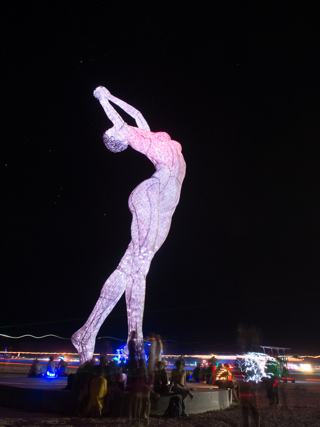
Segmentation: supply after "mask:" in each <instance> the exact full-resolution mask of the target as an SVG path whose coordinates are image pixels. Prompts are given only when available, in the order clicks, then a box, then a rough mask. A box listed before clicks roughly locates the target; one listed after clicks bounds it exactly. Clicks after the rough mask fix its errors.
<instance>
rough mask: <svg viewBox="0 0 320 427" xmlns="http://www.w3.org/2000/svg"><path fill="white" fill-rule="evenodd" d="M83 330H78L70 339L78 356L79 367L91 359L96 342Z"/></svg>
mask: <svg viewBox="0 0 320 427" xmlns="http://www.w3.org/2000/svg"><path fill="white" fill-rule="evenodd" d="M83 329H84V328H81V329H79V330H78V331H77V332H75V333H74V334H73V335H72V337H71V342H72V344H73V345H74V347H75V348H76V349H77V352H78V354H79V362H80V366H81V365H83V364H84V363H85V362H88V361H90V360H91V359H92V357H93V351H94V346H95V341H96V340H95V337H92V336H90V334H89V333H88V331H87V330H86V329H84V330H83Z"/></svg>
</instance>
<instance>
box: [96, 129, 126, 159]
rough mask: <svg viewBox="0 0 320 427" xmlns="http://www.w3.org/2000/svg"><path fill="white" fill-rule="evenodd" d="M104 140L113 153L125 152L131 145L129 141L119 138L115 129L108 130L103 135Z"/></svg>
mask: <svg viewBox="0 0 320 427" xmlns="http://www.w3.org/2000/svg"><path fill="white" fill-rule="evenodd" d="M102 139H103V142H104V145H105V146H106V147H107V149H108V150H110V151H112V152H113V153H120V152H121V151H124V150H125V149H126V148H127V147H128V145H129V144H128V143H127V141H125V140H124V139H123V138H121V137H120V136H119V134H118V133H117V131H116V130H115V128H114V127H112V128H111V129H108V130H107V131H106V132H105V133H104V134H103V137H102Z"/></svg>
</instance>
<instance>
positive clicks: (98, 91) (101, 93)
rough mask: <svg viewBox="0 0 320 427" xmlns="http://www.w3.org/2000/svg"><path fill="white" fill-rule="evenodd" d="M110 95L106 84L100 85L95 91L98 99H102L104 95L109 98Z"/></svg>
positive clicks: (94, 94) (94, 93)
mask: <svg viewBox="0 0 320 427" xmlns="http://www.w3.org/2000/svg"><path fill="white" fill-rule="evenodd" d="M109 95H111V94H110V92H109V91H108V89H106V88H105V87H104V86H98V87H97V88H96V89H95V90H94V92H93V96H94V97H95V98H97V99H101V98H102V97H105V98H107V99H108V97H109Z"/></svg>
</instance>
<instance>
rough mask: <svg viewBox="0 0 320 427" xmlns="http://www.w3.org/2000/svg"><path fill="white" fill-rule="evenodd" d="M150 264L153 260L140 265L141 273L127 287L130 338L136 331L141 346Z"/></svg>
mask: <svg viewBox="0 0 320 427" xmlns="http://www.w3.org/2000/svg"><path fill="white" fill-rule="evenodd" d="M150 263H151V259H149V260H148V259H145V260H144V261H143V265H140V271H136V272H135V273H134V280H133V282H130V283H129V282H128V283H127V287H126V304H127V313H128V336H130V334H131V332H132V331H136V340H137V342H138V343H139V344H140V343H141V342H142V340H143V332H142V323H143V312H144V301H145V295H146V275H147V273H148V271H149V267H150ZM139 344H138V345H139Z"/></svg>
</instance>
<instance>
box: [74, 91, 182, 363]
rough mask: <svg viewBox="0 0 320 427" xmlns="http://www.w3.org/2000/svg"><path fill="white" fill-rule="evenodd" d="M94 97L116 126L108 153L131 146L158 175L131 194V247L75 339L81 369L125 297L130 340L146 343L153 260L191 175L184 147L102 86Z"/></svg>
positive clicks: (110, 135) (108, 138)
mask: <svg viewBox="0 0 320 427" xmlns="http://www.w3.org/2000/svg"><path fill="white" fill-rule="evenodd" d="M94 96H95V97H96V98H97V99H98V100H99V101H100V104H101V105H102V107H103V109H104V111H105V113H106V114H107V116H108V118H109V119H110V121H111V122H112V123H113V127H112V128H110V129H108V130H107V131H106V132H105V134H104V137H103V139H104V143H105V145H106V147H107V148H108V149H109V150H110V151H113V152H115V153H117V152H120V151H123V150H125V149H126V148H127V147H128V145H130V146H131V147H132V148H133V149H134V150H136V151H139V152H140V153H142V154H144V155H146V156H147V157H148V159H149V160H151V162H152V163H153V164H154V166H155V169H156V171H155V173H154V174H153V175H152V176H151V178H149V179H147V180H145V181H143V182H142V183H141V184H139V185H138V186H137V187H136V188H135V189H134V190H133V192H132V193H131V194H130V197H129V209H130V211H131V213H132V224H131V242H130V243H129V246H128V248H127V250H126V252H125V254H124V256H123V258H122V259H121V261H120V263H119V265H118V267H117V268H116V270H115V271H114V272H113V273H112V274H111V276H110V277H109V278H108V279H107V281H106V282H105V284H104V286H103V288H102V290H101V294H100V297H99V299H98V301H97V303H96V305H95V307H94V308H93V310H92V312H91V314H90V316H89V318H88V320H87V321H86V323H85V324H84V325H83V327H82V328H81V329H79V330H78V331H77V332H75V333H74V334H73V335H72V338H71V340H72V343H73V345H74V346H75V348H76V349H77V351H78V353H79V359H80V364H83V363H84V362H85V361H87V360H90V359H91V358H92V356H93V351H94V346H95V341H96V336H97V334H98V331H99V329H100V327H101V325H102V324H103V322H104V321H105V319H106V317H107V316H108V315H109V314H110V312H111V311H112V309H113V308H114V306H115V305H116V304H117V302H118V301H119V299H120V298H121V296H122V295H123V293H124V292H125V297H126V305H127V316H128V336H130V335H131V332H132V331H136V337H137V341H138V343H139V342H141V341H142V339H143V334H142V321H143V311H144V301H145V289H146V276H147V274H148V271H149V268H150V264H151V261H152V258H153V257H154V255H155V253H156V252H157V251H158V250H159V248H160V247H161V245H162V244H163V242H164V241H165V239H166V237H167V235H168V232H169V229H170V225H171V219H172V215H173V213H174V211H175V209H176V207H177V204H178V202H179V198H180V192H181V185H182V182H183V179H184V177H185V171H186V164H185V161H184V158H183V156H182V153H181V145H180V144H179V143H178V142H176V141H173V140H171V139H170V136H169V135H168V134H167V133H165V132H156V133H155V132H151V131H150V128H149V126H148V123H147V122H146V120H145V119H144V117H143V116H142V114H141V113H140V112H139V111H138V110H136V109H135V108H134V107H132V106H130V105H128V104H127V103H125V102H124V101H122V100H120V99H118V98H116V97H115V96H113V95H111V94H110V92H109V91H108V90H107V89H106V88H104V87H102V86H99V87H98V88H97V89H95V91H94ZM110 101H111V102H113V103H114V104H116V105H118V106H119V107H121V108H122V109H123V110H124V111H125V112H126V113H128V114H129V115H130V116H131V117H133V118H134V119H135V121H136V124H137V126H138V127H133V126H129V125H127V124H126V123H125V122H124V120H123V119H122V117H121V116H120V115H119V114H118V113H117V111H116V110H115V109H114V108H113V107H112V105H111V104H110Z"/></svg>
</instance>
